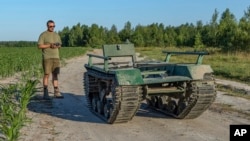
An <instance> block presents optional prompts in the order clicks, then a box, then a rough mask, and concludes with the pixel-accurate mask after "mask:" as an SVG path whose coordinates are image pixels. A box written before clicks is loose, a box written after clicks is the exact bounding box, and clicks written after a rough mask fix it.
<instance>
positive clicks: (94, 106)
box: [91, 98, 97, 112]
mask: <svg viewBox="0 0 250 141" xmlns="http://www.w3.org/2000/svg"><path fill="white" fill-rule="evenodd" d="M91 103H92V109H93V110H94V111H95V112H96V111H97V99H96V98H93V99H92V102H91Z"/></svg>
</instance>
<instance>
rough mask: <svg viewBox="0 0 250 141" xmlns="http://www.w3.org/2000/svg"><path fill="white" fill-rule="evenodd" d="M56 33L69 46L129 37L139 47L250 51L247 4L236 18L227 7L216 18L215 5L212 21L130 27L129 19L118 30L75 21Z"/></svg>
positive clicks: (101, 42)
mask: <svg viewBox="0 0 250 141" xmlns="http://www.w3.org/2000/svg"><path fill="white" fill-rule="evenodd" d="M59 34H60V36H61V38H62V41H63V45H64V46H69V47H74V46H91V47H96V46H100V45H102V44H112V43H121V42H124V41H126V40H127V39H128V40H129V41H130V42H132V43H134V44H135V46H140V47H151V46H159V47H170V46H177V47H181V46H190V47H196V48H204V47H218V48H221V49H222V50H224V51H233V52H234V51H250V7H248V8H247V10H246V11H244V15H243V17H242V18H240V20H239V21H237V20H236V18H235V16H234V14H232V13H231V12H230V10H229V9H226V10H225V11H224V12H223V13H222V14H221V16H220V19H219V12H218V11H217V10H216V9H215V11H214V13H213V14H212V17H211V21H210V22H209V23H206V24H203V23H202V21H197V22H196V24H193V23H186V24H182V25H180V26H165V25H164V24H162V23H152V24H150V25H146V26H143V25H137V26H135V27H134V28H132V25H131V23H130V22H129V21H128V22H126V23H125V25H124V28H123V29H121V30H120V31H118V30H117V27H116V26H115V25H112V27H111V28H110V29H107V28H105V27H103V26H99V25H97V24H92V25H91V26H90V27H89V26H87V25H81V24H80V23H78V24H76V25H74V26H72V27H71V28H69V27H64V28H63V30H61V31H59Z"/></svg>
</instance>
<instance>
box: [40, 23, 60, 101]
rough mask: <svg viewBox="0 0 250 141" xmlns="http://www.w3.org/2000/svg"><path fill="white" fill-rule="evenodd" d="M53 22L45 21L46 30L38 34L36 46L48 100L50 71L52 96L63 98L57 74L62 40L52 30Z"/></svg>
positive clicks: (45, 94) (45, 97) (44, 96)
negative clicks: (39, 51) (40, 59)
mask: <svg viewBox="0 0 250 141" xmlns="http://www.w3.org/2000/svg"><path fill="white" fill-rule="evenodd" d="M54 28H55V22H54V21H52V20H49V21H48V22H47V30H46V31H44V32H43V33H41V34H40V36H39V39H38V48H39V49H42V59H43V61H42V64H43V70H44V76H43V87H44V95H43V98H44V99H45V100H50V97H49V92H48V81H49V75H50V74H51V73H52V83H53V86H54V97H55V98H63V96H62V95H61V93H60V91H59V88H58V74H59V73H60V59H59V48H60V47H61V44H62V41H61V38H60V36H59V35H58V34H57V33H56V32H54Z"/></svg>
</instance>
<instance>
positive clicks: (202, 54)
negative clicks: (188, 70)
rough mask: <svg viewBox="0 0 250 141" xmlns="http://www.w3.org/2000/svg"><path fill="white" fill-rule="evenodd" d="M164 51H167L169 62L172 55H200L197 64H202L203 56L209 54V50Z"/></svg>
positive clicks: (166, 59)
mask: <svg viewBox="0 0 250 141" xmlns="http://www.w3.org/2000/svg"><path fill="white" fill-rule="evenodd" d="M162 53H166V58H165V62H167V63H169V61H170V58H171V55H173V54H175V55H198V57H197V60H196V64H202V60H203V56H204V55H209V53H208V52H172V51H162Z"/></svg>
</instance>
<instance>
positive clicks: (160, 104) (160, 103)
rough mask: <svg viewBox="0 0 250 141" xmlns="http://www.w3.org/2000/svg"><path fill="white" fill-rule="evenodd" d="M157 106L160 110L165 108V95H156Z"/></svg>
mask: <svg viewBox="0 0 250 141" xmlns="http://www.w3.org/2000/svg"><path fill="white" fill-rule="evenodd" d="M157 103H158V107H159V108H160V109H162V110H164V109H165V107H166V105H167V101H166V97H165V96H160V97H158V102H157Z"/></svg>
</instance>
